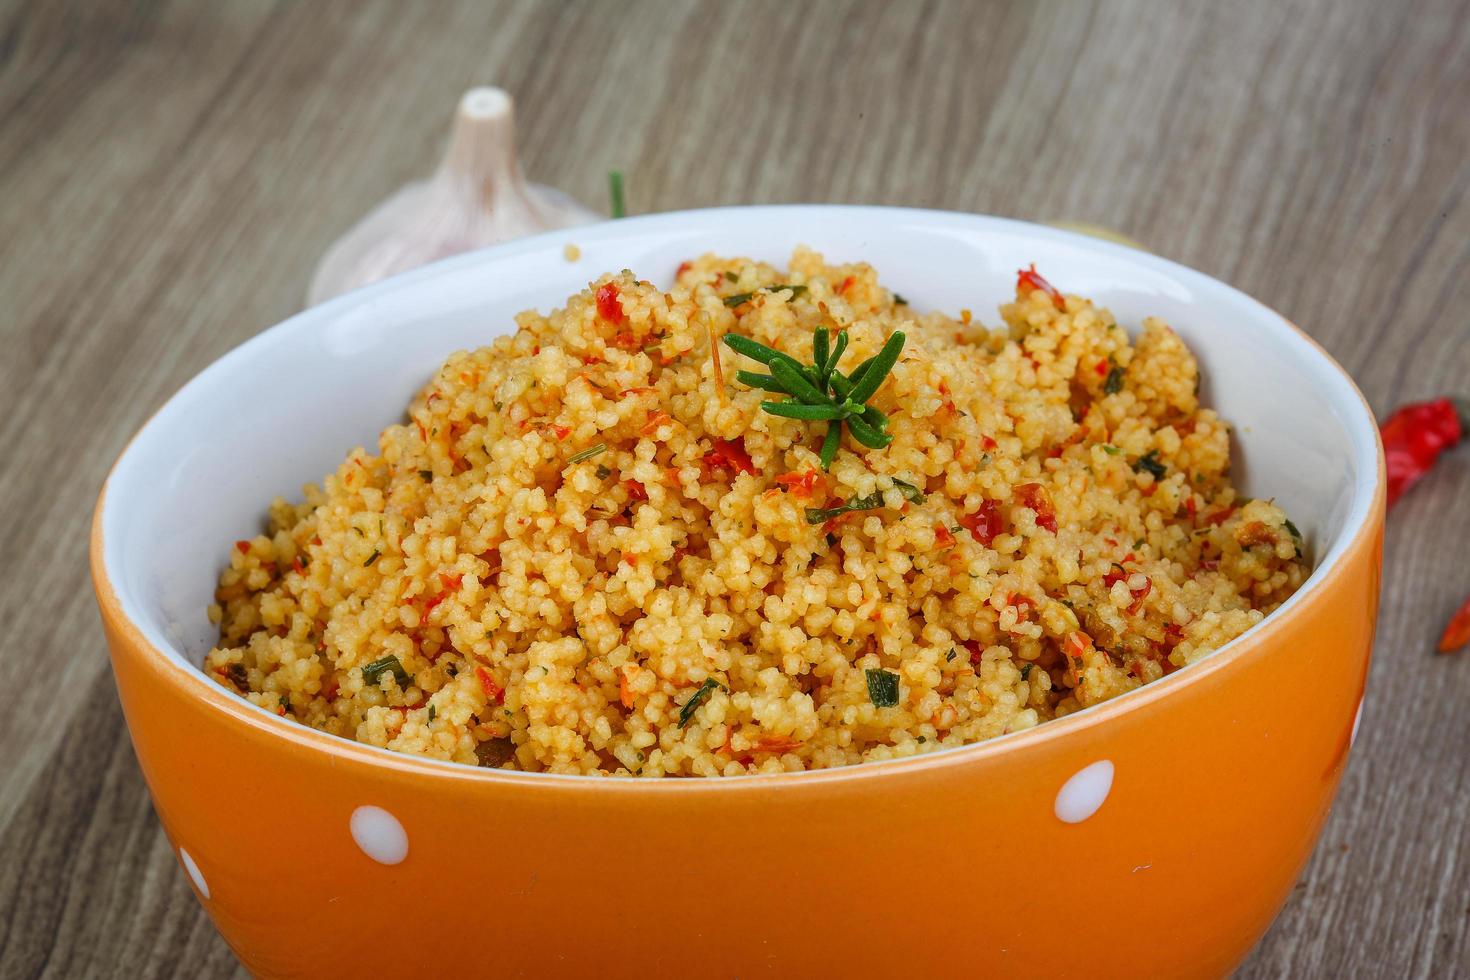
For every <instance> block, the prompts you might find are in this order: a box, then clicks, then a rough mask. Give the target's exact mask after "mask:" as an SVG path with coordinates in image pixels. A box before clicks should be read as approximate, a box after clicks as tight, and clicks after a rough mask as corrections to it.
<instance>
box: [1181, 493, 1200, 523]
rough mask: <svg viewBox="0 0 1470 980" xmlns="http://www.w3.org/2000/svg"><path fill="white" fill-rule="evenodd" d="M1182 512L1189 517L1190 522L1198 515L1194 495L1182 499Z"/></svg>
mask: <svg viewBox="0 0 1470 980" xmlns="http://www.w3.org/2000/svg"><path fill="white" fill-rule="evenodd" d="M1184 511H1185V513H1187V514H1188V515H1189V519H1190V520H1191V521H1192V520H1194V519H1195V517H1196V516H1197V515H1198V513H1199V505H1198V504H1196V503H1195V502H1194V494H1190V495H1189V496H1188V497H1185V498H1184Z"/></svg>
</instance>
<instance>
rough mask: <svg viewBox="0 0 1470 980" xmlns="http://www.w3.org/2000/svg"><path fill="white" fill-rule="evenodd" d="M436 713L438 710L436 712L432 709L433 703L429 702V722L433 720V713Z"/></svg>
mask: <svg viewBox="0 0 1470 980" xmlns="http://www.w3.org/2000/svg"><path fill="white" fill-rule="evenodd" d="M437 713H438V712H436V711H435V710H434V706H433V705H432V704H431V705H429V721H431V722H432V721H433V720H434V715H436V714H437Z"/></svg>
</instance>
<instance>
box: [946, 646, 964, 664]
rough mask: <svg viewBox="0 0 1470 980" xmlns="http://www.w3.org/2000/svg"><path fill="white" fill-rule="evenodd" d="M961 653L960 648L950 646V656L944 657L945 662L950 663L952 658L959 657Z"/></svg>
mask: <svg viewBox="0 0 1470 980" xmlns="http://www.w3.org/2000/svg"><path fill="white" fill-rule="evenodd" d="M959 655H960V652H959V651H958V650H956V649H955V648H954V647H950V648H949V656H947V657H945V658H944V662H945V663H949V662H950V661H951V660H953V659H954V658H955V657H958V656H959Z"/></svg>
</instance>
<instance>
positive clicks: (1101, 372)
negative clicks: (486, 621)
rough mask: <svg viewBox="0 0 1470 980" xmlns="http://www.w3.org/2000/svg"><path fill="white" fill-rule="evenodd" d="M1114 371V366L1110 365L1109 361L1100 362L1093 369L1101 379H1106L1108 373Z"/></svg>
mask: <svg viewBox="0 0 1470 980" xmlns="http://www.w3.org/2000/svg"><path fill="white" fill-rule="evenodd" d="M1112 369H1113V368H1112V365H1110V364H1109V363H1108V362H1107V361H1098V362H1097V364H1096V365H1094V366H1093V368H1092V370H1093V373H1095V374H1096V375H1097V376H1098V377H1099V378H1106V377H1107V376H1108V372H1109V371H1111V370H1112Z"/></svg>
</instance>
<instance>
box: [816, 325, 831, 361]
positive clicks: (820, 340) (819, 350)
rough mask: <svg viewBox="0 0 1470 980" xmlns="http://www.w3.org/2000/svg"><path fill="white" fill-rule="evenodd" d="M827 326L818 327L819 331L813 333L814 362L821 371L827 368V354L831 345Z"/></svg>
mask: <svg viewBox="0 0 1470 980" xmlns="http://www.w3.org/2000/svg"><path fill="white" fill-rule="evenodd" d="M828 339H829V338H828V335H827V328H826V327H818V328H817V332H816V333H814V334H812V363H813V364H815V365H816V366H817V370H818V371H819V372H825V371H826V370H827V354H828V351H829V349H830V348H829V347H828V346H827V342H828Z"/></svg>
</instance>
